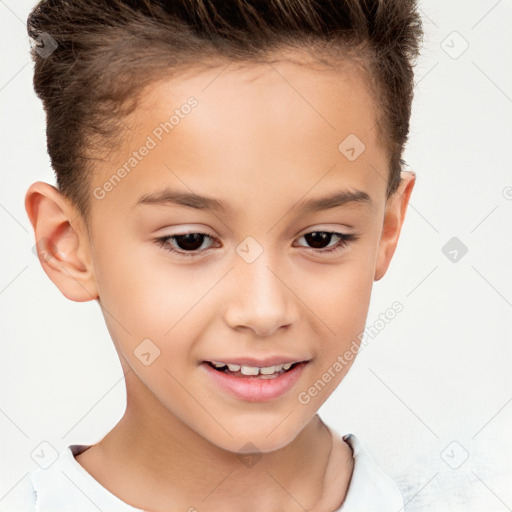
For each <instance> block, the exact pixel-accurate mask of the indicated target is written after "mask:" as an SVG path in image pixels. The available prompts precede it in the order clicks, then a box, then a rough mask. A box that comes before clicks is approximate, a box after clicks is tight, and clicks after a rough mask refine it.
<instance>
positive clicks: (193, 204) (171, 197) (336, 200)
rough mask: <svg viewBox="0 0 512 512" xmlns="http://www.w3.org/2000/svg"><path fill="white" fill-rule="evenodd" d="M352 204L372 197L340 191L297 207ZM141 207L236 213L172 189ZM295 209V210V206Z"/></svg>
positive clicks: (312, 208)
mask: <svg viewBox="0 0 512 512" xmlns="http://www.w3.org/2000/svg"><path fill="white" fill-rule="evenodd" d="M350 203H363V204H366V205H368V206H371V204H372V202H371V199H370V196H369V195H368V194H367V193H366V192H364V191H362V190H340V191H336V192H333V193H332V194H329V195H327V196H324V197H319V198H314V199H308V200H307V201H300V202H299V203H297V205H296V206H297V207H299V209H300V210H301V211H303V212H305V213H313V212H318V211H323V210H330V209H331V208H336V207H338V206H343V205H345V204H350ZM140 205H160V206H167V205H169V206H171V205H177V206H184V207H186V208H194V209H196V210H210V211H215V212H219V213H224V214H234V213H235V212H234V210H233V208H232V207H231V206H229V205H228V204H227V203H225V202H224V201H221V200H219V199H215V198H213V197H207V196H200V195H198V194H194V193H192V192H180V191H177V190H172V189H170V188H166V189H164V190H161V191H159V192H154V193H151V194H145V195H143V196H142V197H140V198H139V200H138V201H137V203H136V204H135V206H134V207H137V206H140ZM293 208H295V206H294V207H293ZM293 208H292V209H293Z"/></svg>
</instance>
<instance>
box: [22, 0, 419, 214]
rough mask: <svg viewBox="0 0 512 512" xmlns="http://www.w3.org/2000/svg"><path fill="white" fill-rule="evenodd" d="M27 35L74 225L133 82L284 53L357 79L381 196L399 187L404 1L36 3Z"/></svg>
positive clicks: (409, 82) (407, 78)
mask: <svg viewBox="0 0 512 512" xmlns="http://www.w3.org/2000/svg"><path fill="white" fill-rule="evenodd" d="M27 28H28V34H29V36H30V38H31V39H32V41H33V42H34V43H35V44H33V46H32V49H31V56H32V59H33V60H34V64H35V66H34V80H33V84H34V89H35V92H36V94H37V95H38V97H39V98H40V99H41V100H42V102H43V107H44V110H45V112H46V137H47V148H48V154H49V156H50V160H51V164H52V167H53V169H54V171H55V174H56V178H57V186H58V188H59V190H60V191H61V192H62V193H63V194H64V195H65V196H66V197H67V198H68V199H69V200H70V201H71V202H72V203H73V204H74V206H75V207H76V208H77V209H78V211H79V212H80V213H81V214H82V216H83V217H84V218H85V220H86V221H87V218H88V212H89V206H90V199H91V191H90V186H91V176H92V173H93V172H94V161H95V160H97V159H98V155H99V154H101V153H102V151H103V150H106V149H107V148H110V149H112V148H115V147H117V145H118V144H119V143H120V140H121V139H122V137H121V136H122V134H123V116H126V115H127V114H129V113H130V112H132V111H133V109H134V108H136V106H137V101H138V99H139V98H140V94H141V93H142V91H143V90H144V87H145V86H147V85H149V84H151V83H152V82H155V81H158V80H164V79H168V78H171V77H174V76H176V75H177V74H178V73H180V72H183V71H188V70H193V69H194V68H197V69H201V68H205V67H212V66H215V65H217V66H219V65H220V64H221V63H222V62H224V63H225V62H226V61H227V62H238V63H241V64H251V62H255V63H256V62H265V59H269V58H270V57H272V56H274V55H279V52H280V51H281V50H287V49H298V50H302V51H306V52H308V53H309V54H310V55H311V56H312V57H314V59H316V60H317V61H318V62H323V63H324V64H325V63H327V64H329V65H331V66H333V67H334V69H336V68H337V65H338V64H340V65H341V63H342V62H343V60H350V61H353V62H355V63H357V64H358V65H359V66H360V68H361V69H363V70H364V71H365V77H366V78H367V80H368V86H369V90H371V91H372V92H373V97H374V100H375V104H376V106H377V118H378V122H377V126H378V135H379V136H380V140H381V141H382V143H383V144H384V147H385V148H386V149H387V151H388V155H389V157H388V165H389V168H388V169H387V170H386V171H387V172H388V187H387V194H388V196H389V195H391V194H392V193H394V192H395V191H396V189H397V187H398V185H399V183H400V172H401V170H402V165H403V164H405V162H404V160H403V159H402V152H403V149H404V146H405V144H406V142H407V138H408V132H409V118H410V114H411V105H412V99H413V88H414V75H413V66H414V65H415V60H416V59H417V57H418V56H419V50H420V44H421V40H422V37H423V30H422V22H421V17H420V16H419V14H418V12H417V5H416V0H266V1H262V0H259V1H258V0H42V1H40V2H39V3H38V4H37V5H36V6H35V7H34V8H33V10H32V11H31V13H30V15H29V17H28V20H27ZM340 69H341V68H340Z"/></svg>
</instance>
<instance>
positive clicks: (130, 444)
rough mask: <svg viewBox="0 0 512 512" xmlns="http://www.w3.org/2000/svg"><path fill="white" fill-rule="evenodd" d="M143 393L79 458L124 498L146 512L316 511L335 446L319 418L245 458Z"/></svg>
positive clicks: (95, 475) (113, 491)
mask: <svg viewBox="0 0 512 512" xmlns="http://www.w3.org/2000/svg"><path fill="white" fill-rule="evenodd" d="M128 382H129V379H128V378H127V385H128ZM142 393H143V394H144V396H141V391H140V388H139V392H138V394H134V393H133V392H130V390H129V393H128V396H129V397H131V399H129V400H128V405H127V409H126V412H125V414H124V416H123V418H122V419H121V421H120V422H119V423H118V424H117V425H116V426H115V427H114V428H113V429H112V430H111V431H110V432H109V433H108V434H107V435H106V436H105V437H104V438H103V439H102V440H101V442H100V443H98V444H97V445H94V446H93V447H91V448H90V449H89V450H87V451H86V452H84V453H83V454H82V455H80V456H79V457H77V460H79V462H80V463H81V464H82V465H84V467H85V468H86V469H87V470H88V471H89V472H90V473H91V474H92V475H93V476H94V477H95V478H96V479H97V480H98V481H99V482H100V483H101V484H102V485H103V486H104V487H105V488H106V489H108V490H109V491H110V492H112V493H113V494H115V495H116V496H118V497H119V498H120V499H121V500H123V501H125V502H126V503H128V504H130V505H132V506H134V507H136V508H140V509H144V510H145V511H148V512H163V511H168V510H169V504H172V509H173V510H190V511H194V510H196V509H197V510H200V511H201V512H208V511H218V510H223V511H226V512H229V511H231V510H232V511H238V510H244V511H246V512H260V511H261V512H262V511H273V510H276V511H277V510H281V511H283V510H298V509H301V508H302V509H303V510H316V509H315V504H317V503H319V502H320V501H321V500H322V496H323V494H324V491H325V489H324V486H325V482H326V470H327V466H328V464H329V461H330V456H331V450H332V447H333V440H332V436H331V433H330V431H329V430H328V428H327V427H326V426H325V425H324V424H323V422H322V421H321V419H320V418H319V416H318V415H315V416H314V417H313V418H312V419H311V421H310V422H309V423H308V424H307V425H306V427H305V428H304V429H303V430H302V431H301V432H300V433H299V434H298V435H297V436H296V438H295V439H293V441H292V442H290V443H289V444H288V445H286V446H285V447H283V448H281V449H279V450H276V451H273V452H270V453H262V454H259V453H257V454H255V455H254V454H252V455H245V456H244V455H241V454H237V453H233V452H230V451H227V450H224V449H222V448H220V447H218V446H216V445H214V444H212V443H210V442H209V441H208V440H207V439H205V438H203V437H202V436H200V435H199V434H197V432H195V431H194V430H192V429H191V428H189V427H188V426H187V425H186V424H184V423H183V422H181V421H180V420H179V419H178V418H177V417H175V416H174V415H172V414H171V413H170V412H169V411H167V410H165V411H162V407H161V406H160V407H159V404H157V403H156V402H157V399H156V398H155V397H154V396H153V395H152V394H151V393H150V392H149V391H148V392H147V394H146V393H144V392H142ZM139 404H144V406H143V407H141V406H140V405H139ZM93 449H94V450H95V451H94V452H93ZM346 469H347V470H348V469H349V468H348V466H347V468H346ZM345 476H346V477H348V478H349V477H350V473H348V472H347V473H346V475H345ZM346 480H347V479H346V478H344V481H346ZM339 492H341V489H340V490H339Z"/></svg>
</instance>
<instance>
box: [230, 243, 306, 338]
mask: <svg viewBox="0 0 512 512" xmlns="http://www.w3.org/2000/svg"><path fill="white" fill-rule="evenodd" d="M229 280H230V281H229V282H230V286H229V289H227V290H226V292H227V297H228V298H227V300H226V305H225V309H224V319H225V322H226V323H227V324H228V325H229V326H230V327H231V328H232V329H235V330H238V331H243V330H247V331H249V330H250V331H253V333H254V334H256V335H257V336H261V337H268V336H271V335H272V334H274V333H275V332H276V331H278V330H279V329H281V328H285V327H288V326H291V325H293V324H294V323H295V322H296V321H297V318H298V308H297V301H298V299H297V297H296V296H295V294H294V292H293V290H292V289H291V288H290V287H289V286H288V285H287V282H286V281H287V280H286V276H285V275H283V272H282V271H279V270H278V267H277V266H276V265H275V259H272V258H270V257H269V256H267V252H266V251H263V253H262V254H261V255H260V256H259V257H258V258H257V259H256V260H255V261H253V262H252V263H248V262H246V261H245V260H243V259H242V258H238V259H237V260H236V263H235V268H234V269H233V271H232V272H230V274H229Z"/></svg>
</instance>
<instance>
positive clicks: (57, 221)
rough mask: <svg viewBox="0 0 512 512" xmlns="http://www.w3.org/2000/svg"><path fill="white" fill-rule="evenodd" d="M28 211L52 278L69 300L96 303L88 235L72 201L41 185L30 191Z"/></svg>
mask: <svg viewBox="0 0 512 512" xmlns="http://www.w3.org/2000/svg"><path fill="white" fill-rule="evenodd" d="M25 210H26V211H27V215H28V217H29V219H30V223H31V224H32V227H33V229H34V234H35V240H36V248H37V255H38V257H39V261H40V263H41V266H42V267H43V269H44V271H45V272H46V274H47V275H48V277H49V278H50V279H51V280H52V281H53V283H54V284H55V285H56V286H57V287H58V288H59V290H60V291H61V292H62V294H63V295H64V296H65V297H67V298H68V299H71V300H74V301H77V302H85V301H89V300H93V299H96V298H97V297H98V293H97V289H96V283H95V280H94V273H93V267H92V263H91V258H90V252H89V240H88V235H87V231H86V230H85V229H84V223H83V222H82V220H81V217H80V216H79V215H77V213H76V210H75V208H74V207H73V206H72V205H71V204H70V202H69V200H68V199H67V198H66V197H64V196H63V195H62V193H61V192H60V191H59V190H58V189H57V188H55V187H54V186H52V185H50V184H48V183H44V182H41V181H38V182H36V183H33V184H32V185H31V186H30V187H29V188H28V190H27V193H26V195H25Z"/></svg>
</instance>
